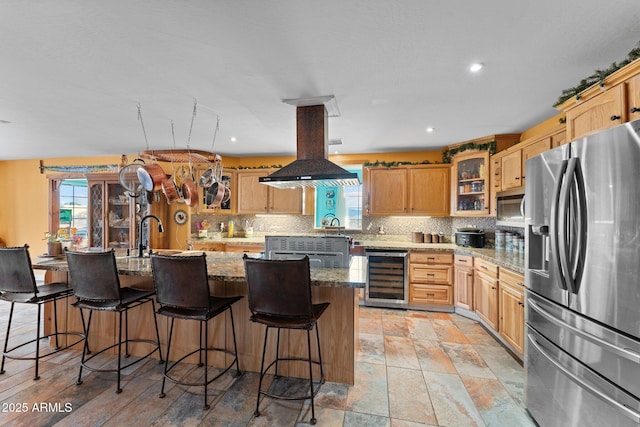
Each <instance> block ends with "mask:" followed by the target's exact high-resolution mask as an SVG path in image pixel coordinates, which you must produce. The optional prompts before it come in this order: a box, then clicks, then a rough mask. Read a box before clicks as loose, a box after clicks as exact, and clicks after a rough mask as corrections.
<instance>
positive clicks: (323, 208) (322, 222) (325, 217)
mask: <svg viewBox="0 0 640 427" xmlns="http://www.w3.org/2000/svg"><path fill="white" fill-rule="evenodd" d="M343 168H345V169H346V170H348V171H349V172H354V173H357V174H358V178H360V182H362V165H349V166H343ZM327 226H342V227H345V229H348V230H361V229H362V184H360V185H353V186H346V187H316V199H315V228H324V227H327Z"/></svg>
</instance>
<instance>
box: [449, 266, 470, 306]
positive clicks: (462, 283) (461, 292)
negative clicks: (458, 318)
mask: <svg viewBox="0 0 640 427" xmlns="http://www.w3.org/2000/svg"><path fill="white" fill-rule="evenodd" d="M453 264H454V268H455V277H454V282H453V299H454V304H455V306H456V307H460V308H464V309H466V310H470V311H473V257H472V256H471V255H458V254H456V255H455V256H454V263H453Z"/></svg>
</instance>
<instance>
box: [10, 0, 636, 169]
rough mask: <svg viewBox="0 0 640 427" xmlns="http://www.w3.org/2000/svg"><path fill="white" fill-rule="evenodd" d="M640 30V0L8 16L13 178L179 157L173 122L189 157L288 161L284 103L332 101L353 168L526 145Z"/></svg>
mask: <svg viewBox="0 0 640 427" xmlns="http://www.w3.org/2000/svg"><path fill="white" fill-rule="evenodd" d="M638 22H640V7H638V1H637V0H616V1H615V2H613V3H611V4H609V3H607V4H603V3H602V1H601V0H564V1H557V0H519V1H513V0H484V1H469V0H449V1H436V0H323V1H317V0H270V1H259V0H254V1H249V0H234V1H211V0H190V1H188V2H186V1H179V0H109V1H103V0H84V1H81V0H74V1H71V0H56V1H45V0H30V1H24V0H3V1H2V9H1V13H0V40H2V43H1V44H0V48H1V50H2V56H1V58H2V65H1V66H0V144H1V146H2V150H1V151H0V160H11V159H38V158H40V159H41V158H51V157H75V156H97V155H119V154H123V153H127V154H128V153H136V152H138V151H142V150H145V149H147V148H150V149H166V148H173V147H174V139H173V137H172V131H171V122H173V127H174V134H175V147H176V148H187V145H188V146H189V147H190V148H194V149H203V150H212V151H215V152H218V153H220V154H222V155H227V156H239V157H243V156H249V155H292V154H294V153H295V149H296V145H295V107H293V106H291V105H288V104H284V103H282V99H286V98H300V97H312V96H321V95H331V94H333V95H335V97H336V100H337V105H338V108H339V110H340V115H339V116H338V117H333V118H330V119H329V138H330V139H342V141H343V144H342V145H341V146H338V147H335V148H337V149H338V150H339V152H340V153H341V154H347V153H372V152H389V151H416V150H433V149H439V148H441V147H443V146H446V145H449V144H453V143H456V142H461V141H465V140H468V139H473V138H478V137H482V136H486V135H491V134H494V133H514V132H521V131H523V130H525V129H527V128H529V127H531V126H533V125H535V124H537V123H539V122H540V121H542V120H544V119H546V118H549V117H552V116H553V115H554V114H556V113H557V111H556V110H555V109H554V108H553V106H552V105H553V104H554V103H555V101H556V100H557V99H558V97H559V96H560V95H561V92H562V90H563V89H566V88H570V87H574V86H577V85H578V83H579V82H580V80H581V79H583V78H585V77H587V76H589V75H591V74H592V73H593V72H594V71H595V70H596V69H604V68H607V67H609V65H610V64H612V63H613V62H619V61H621V60H623V59H624V58H625V57H626V55H627V53H628V52H629V51H630V50H631V49H632V48H634V47H636V45H637V43H638V40H639V39H640V31H639V30H640V26H639V25H638ZM472 62H482V63H484V64H485V67H484V69H482V70H481V71H480V72H479V73H477V74H471V73H470V72H469V71H468V67H469V65H470V64H471V63H472ZM194 100H197V106H196V116H195V118H194V119H193V126H191V122H192V118H193V115H192V111H193V106H194ZM138 105H140V106H141V112H142V119H143V121H140V120H139V119H138ZM216 117H219V119H220V130H219V132H218V134H217V136H216V138H215V144H214V134H215V132H214V129H215V125H216ZM7 122H8V123H7ZM142 125H144V130H145V132H146V136H147V138H146V140H145V135H144V133H143V126H142ZM429 126H432V127H434V128H435V131H434V132H432V133H427V132H426V131H425V129H426V128H427V127H429ZM190 129H191V139H189V134H190ZM232 137H235V138H236V141H235V142H232V141H231V138H232ZM333 148H334V147H332V149H333Z"/></svg>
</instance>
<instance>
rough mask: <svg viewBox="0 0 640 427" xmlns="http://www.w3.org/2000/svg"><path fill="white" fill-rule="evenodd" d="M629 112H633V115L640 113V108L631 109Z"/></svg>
mask: <svg viewBox="0 0 640 427" xmlns="http://www.w3.org/2000/svg"><path fill="white" fill-rule="evenodd" d="M629 112H631V113H640V108H638V107H631V110H629Z"/></svg>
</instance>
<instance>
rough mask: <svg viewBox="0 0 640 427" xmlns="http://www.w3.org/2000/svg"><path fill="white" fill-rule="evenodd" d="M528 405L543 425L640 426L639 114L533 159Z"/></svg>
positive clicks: (528, 217) (528, 228)
mask: <svg viewBox="0 0 640 427" xmlns="http://www.w3.org/2000/svg"><path fill="white" fill-rule="evenodd" d="M526 170H527V181H526V187H525V198H526V203H525V206H526V208H525V209H526V210H525V239H526V244H527V251H526V256H525V268H526V270H525V283H526V287H527V289H526V298H527V309H526V315H525V316H526V342H525V347H526V348H525V352H526V356H525V372H526V378H525V401H526V405H527V409H528V410H529V412H530V413H531V415H532V416H533V417H534V418H535V419H536V421H537V422H538V423H539V424H540V425H541V426H545V427H547V426H563V427H566V426H581V427H584V426H598V427H600V426H637V425H638V424H640V120H636V121H634V122H629V123H626V124H623V125H620V126H617V127H615V128H612V129H609V130H606V131H603V132H600V133H597V134H594V135H590V136H587V137H585V138H582V139H579V140H576V141H574V142H571V143H569V144H566V145H564V146H561V147H558V148H555V149H553V150H550V151H547V152H545V153H542V154H540V155H538V156H536V157H534V158H532V159H530V160H528V161H527V164H526Z"/></svg>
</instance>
